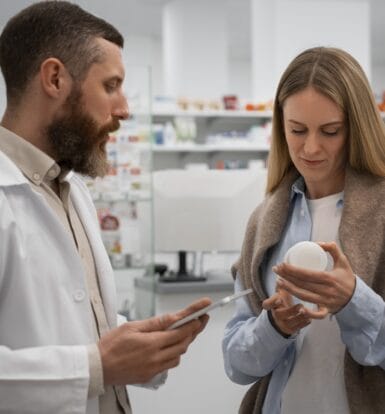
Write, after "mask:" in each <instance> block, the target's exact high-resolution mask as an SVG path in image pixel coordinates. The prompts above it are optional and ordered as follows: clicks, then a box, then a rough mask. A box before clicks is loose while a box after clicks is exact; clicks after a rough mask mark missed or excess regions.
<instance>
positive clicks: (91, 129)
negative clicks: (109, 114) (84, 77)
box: [47, 87, 119, 178]
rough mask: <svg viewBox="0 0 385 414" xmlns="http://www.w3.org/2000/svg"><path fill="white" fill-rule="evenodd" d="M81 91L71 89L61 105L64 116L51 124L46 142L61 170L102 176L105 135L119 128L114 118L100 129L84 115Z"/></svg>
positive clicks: (104, 162) (105, 157)
mask: <svg viewBox="0 0 385 414" xmlns="http://www.w3.org/2000/svg"><path fill="white" fill-rule="evenodd" d="M81 99H82V95H81V91H80V89H79V88H77V87H74V90H73V91H72V92H71V94H70V96H69V97H68V98H67V101H66V102H65V104H64V111H65V115H63V116H61V117H60V118H57V119H55V120H53V121H52V123H51V125H49V127H48V129H47V134H48V140H49V142H50V145H51V148H52V150H53V155H54V158H55V160H56V162H57V163H58V164H59V165H60V167H61V168H64V169H67V170H73V171H75V172H78V173H80V174H84V175H88V176H90V177H92V178H95V177H104V176H105V175H106V174H107V172H108V169H109V163H108V160H107V154H106V143H107V139H108V133H109V132H112V131H116V130H117V129H118V128H119V120H118V119H117V118H114V119H113V120H112V121H111V122H110V123H109V124H105V125H103V126H102V127H100V126H98V125H97V123H96V121H95V120H94V119H93V118H92V117H91V115H89V114H88V113H86V112H85V111H84V109H83V106H82V104H81Z"/></svg>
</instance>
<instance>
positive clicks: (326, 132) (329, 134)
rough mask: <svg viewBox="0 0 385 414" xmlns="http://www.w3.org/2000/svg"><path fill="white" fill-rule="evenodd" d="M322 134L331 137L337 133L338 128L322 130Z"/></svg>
mask: <svg viewBox="0 0 385 414" xmlns="http://www.w3.org/2000/svg"><path fill="white" fill-rule="evenodd" d="M322 132H323V134H324V135H327V136H329V137H332V136H334V135H337V134H338V130H334V131H322Z"/></svg>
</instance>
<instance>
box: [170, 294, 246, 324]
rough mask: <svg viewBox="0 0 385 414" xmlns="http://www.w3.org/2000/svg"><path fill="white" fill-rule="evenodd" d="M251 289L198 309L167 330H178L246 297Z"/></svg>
mask: <svg viewBox="0 0 385 414" xmlns="http://www.w3.org/2000/svg"><path fill="white" fill-rule="evenodd" d="M252 291H253V289H246V290H242V291H240V292H237V293H234V295H230V296H226V297H225V298H223V299H221V300H219V301H218V302H214V303H212V304H211V305H209V306H206V307H205V308H202V309H200V310H199V311H196V312H194V313H191V314H190V315H188V316H186V317H185V318H182V319H180V320H179V321H176V322H175V323H173V324H172V325H171V326H169V327H168V328H167V329H175V328H179V327H180V326H182V325H184V324H185V323H187V322H190V321H192V320H193V319H197V318H199V317H200V316H202V315H205V314H206V313H208V312H211V311H212V310H213V309H216V308H219V307H221V306H224V305H227V304H228V303H230V302H232V301H233V300H236V299H238V298H240V297H242V296H245V295H248V294H249V293H251V292H252Z"/></svg>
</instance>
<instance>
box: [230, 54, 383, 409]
mask: <svg viewBox="0 0 385 414" xmlns="http://www.w3.org/2000/svg"><path fill="white" fill-rule="evenodd" d="M384 177H385V128H384V124H383V120H382V119H381V117H380V114H379V112H378V110H377V107H376V104H375V101H374V98H373V94H372V92H371V89H370V86H369V83H368V81H367V79H366V76H365V74H364V72H363V70H362V69H361V67H360V65H359V64H358V63H357V61H356V60H355V59H354V58H353V57H352V56H350V55H349V54H348V53H346V52H344V51H343V50H340V49H334V48H325V47H319V48H312V49H308V50H306V51H304V52H303V53H301V54H300V55H298V56H297V57H296V58H295V59H294V60H293V61H292V62H291V63H290V65H289V66H288V68H287V69H286V71H285V72H284V74H283V75H282V78H281V80H280V82H279V85H278V89H277V93H276V98H275V105H274V117H273V134H272V147H271V152H270V157H269V164H268V183H267V190H266V197H265V200H264V201H263V202H262V204H261V205H259V206H258V207H257V208H256V210H255V211H254V212H253V214H252V216H251V218H250V220H249V223H248V227H247V230H246V235H245V239H244V243H243V247H242V252H241V256H240V258H239V260H238V262H237V263H236V264H235V265H234V267H233V274H234V277H235V289H236V290H240V289H243V288H250V287H251V288H253V290H254V295H253V296H249V298H248V299H243V300H240V301H238V303H237V309H236V313H235V315H234V317H233V318H232V320H231V321H229V323H228V324H227V326H226V330H225V335H224V339H223V353H224V360H225V369H226V373H227V375H228V376H229V378H230V379H231V380H232V381H234V382H236V383H239V384H253V386H252V387H251V388H250V389H249V391H248V392H247V394H246V396H245V398H244V400H243V401H242V404H241V408H240V413H245V414H246V413H263V414H279V413H283V414H305V413H306V414H307V413H310V412H311V413H312V414H321V413H322V414H326V413H328V414H329V413H333V414H336V413H339V414H347V413H357V414H362V413H379V412H383V410H384V407H385V393H384V389H385V371H384V369H385V302H384V297H385V277H384V276H385V249H384V246H385V207H384V206H385V178H384ZM304 240H310V241H315V242H319V243H320V244H321V247H322V248H323V249H324V250H326V251H327V252H328V253H329V254H330V255H331V257H332V258H333V263H334V264H333V265H332V266H331V268H330V269H329V270H328V271H323V272H317V271H309V270H305V269H301V268H297V267H294V266H291V265H288V264H285V263H282V262H283V257H284V255H285V253H286V251H287V250H288V249H289V248H290V247H291V246H293V245H294V244H295V243H297V242H299V241H304ZM276 275H279V276H280V278H279V279H278V281H277V277H276ZM295 298H299V299H301V300H303V301H306V302H311V303H315V304H317V305H318V306H319V308H320V309H326V310H327V312H321V311H314V310H312V309H311V308H308V307H305V306H304V305H303V304H302V303H301V302H298V301H297V300H295ZM327 313H328V314H329V315H330V316H328V317H325V315H326V314H327Z"/></svg>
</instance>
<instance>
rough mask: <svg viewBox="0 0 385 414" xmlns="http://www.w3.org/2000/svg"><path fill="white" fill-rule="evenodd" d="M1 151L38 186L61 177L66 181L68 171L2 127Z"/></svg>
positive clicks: (0, 133)
mask: <svg viewBox="0 0 385 414" xmlns="http://www.w3.org/2000/svg"><path fill="white" fill-rule="evenodd" d="M0 150H1V151H2V152H4V154H5V155H6V156H7V157H8V158H10V159H11V160H12V161H13V162H14V163H15V164H16V165H17V166H18V168H19V169H20V170H21V171H22V173H23V174H24V175H25V176H26V177H27V178H28V179H29V180H30V181H31V182H33V183H35V184H36V185H40V184H41V183H42V182H43V181H52V180H54V179H56V178H57V177H59V175H60V179H61V180H64V178H65V176H66V175H67V173H68V171H66V172H65V171H61V168H60V166H59V165H58V164H57V163H56V162H55V160H54V159H52V158H51V157H50V156H48V155H47V154H46V153H44V152H43V151H41V150H40V149H39V148H37V147H35V146H34V145H33V144H31V143H30V142H28V141H26V140H25V139H23V138H21V137H19V136H18V135H16V134H15V133H13V132H11V131H9V130H7V129H6V128H4V127H2V126H0Z"/></svg>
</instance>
